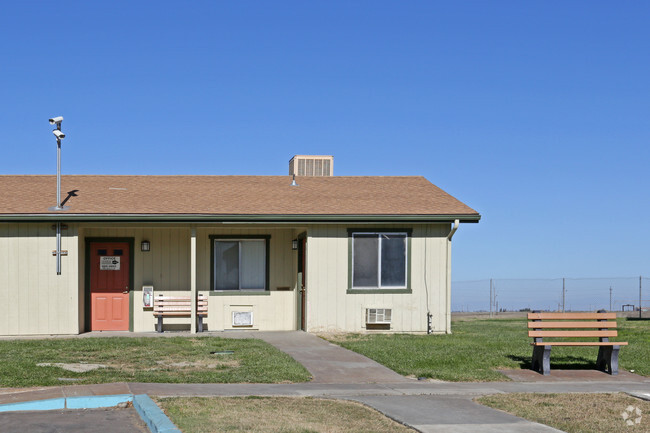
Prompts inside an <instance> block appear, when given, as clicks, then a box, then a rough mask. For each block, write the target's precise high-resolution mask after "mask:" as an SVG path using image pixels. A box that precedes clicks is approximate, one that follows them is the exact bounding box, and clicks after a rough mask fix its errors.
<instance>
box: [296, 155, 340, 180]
mask: <svg viewBox="0 0 650 433" xmlns="http://www.w3.org/2000/svg"><path fill="white" fill-rule="evenodd" d="M291 175H295V176H334V157H333V156H332V155H296V156H294V157H293V158H291V161H289V176H291Z"/></svg>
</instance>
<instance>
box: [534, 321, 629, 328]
mask: <svg viewBox="0 0 650 433" xmlns="http://www.w3.org/2000/svg"><path fill="white" fill-rule="evenodd" d="M616 326H617V324H616V322H613V321H607V322H605V321H603V322H593V321H591V322H528V327H529V328H534V329H571V328H580V329H589V328H591V329H603V328H608V329H612V328H616Z"/></svg>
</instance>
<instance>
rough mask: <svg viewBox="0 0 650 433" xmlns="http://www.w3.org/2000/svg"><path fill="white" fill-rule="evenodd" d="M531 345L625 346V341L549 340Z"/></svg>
mask: <svg viewBox="0 0 650 433" xmlns="http://www.w3.org/2000/svg"><path fill="white" fill-rule="evenodd" d="M530 345H531V346H627V342H625V341H622V342H615V341H603V342H601V341H551V342H541V343H530Z"/></svg>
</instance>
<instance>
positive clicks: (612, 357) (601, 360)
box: [596, 346, 621, 376]
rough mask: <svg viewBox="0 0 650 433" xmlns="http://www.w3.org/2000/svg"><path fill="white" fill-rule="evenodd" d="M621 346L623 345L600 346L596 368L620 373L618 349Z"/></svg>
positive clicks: (613, 373)
mask: <svg viewBox="0 0 650 433" xmlns="http://www.w3.org/2000/svg"><path fill="white" fill-rule="evenodd" d="M620 348H621V346H600V347H599V348H598V359H597V360H596V368H598V369H599V370H601V371H604V372H607V373H609V374H611V375H612V376H616V375H617V374H618V351H619V349H620Z"/></svg>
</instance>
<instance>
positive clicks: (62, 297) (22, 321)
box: [0, 223, 79, 335]
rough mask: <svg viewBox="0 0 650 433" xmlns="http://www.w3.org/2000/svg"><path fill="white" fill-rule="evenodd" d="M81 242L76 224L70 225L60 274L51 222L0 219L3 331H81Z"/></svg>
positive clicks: (0, 329)
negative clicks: (79, 256)
mask: <svg viewBox="0 0 650 433" xmlns="http://www.w3.org/2000/svg"><path fill="white" fill-rule="evenodd" d="M77 245H78V237H77V226H76V225H74V224H68V229H67V230H63V231H62V236H61V248H62V249H63V250H67V251H68V255H67V256H63V257H62V258H61V275H57V274H56V257H55V256H53V255H52V251H53V250H55V249H56V231H55V230H53V229H52V224H51V223H50V224H47V223H44V224H30V223H16V224H13V223H11V224H7V223H0V334H1V335H28V334H76V333H78V332H79V322H78V317H79V311H78V291H77V289H78V285H79V281H78V276H79V269H78V249H77Z"/></svg>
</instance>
